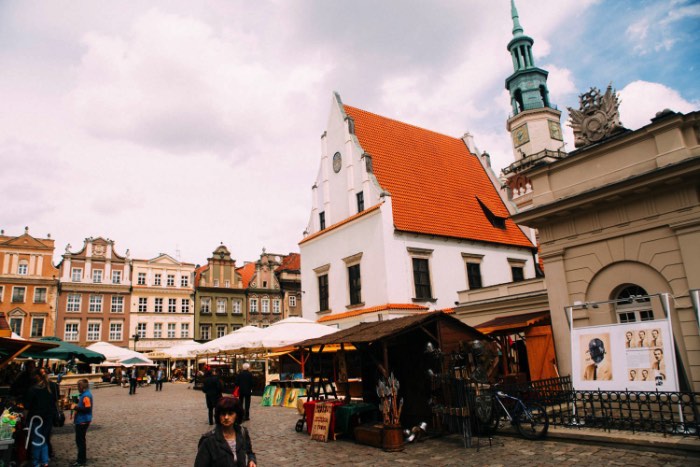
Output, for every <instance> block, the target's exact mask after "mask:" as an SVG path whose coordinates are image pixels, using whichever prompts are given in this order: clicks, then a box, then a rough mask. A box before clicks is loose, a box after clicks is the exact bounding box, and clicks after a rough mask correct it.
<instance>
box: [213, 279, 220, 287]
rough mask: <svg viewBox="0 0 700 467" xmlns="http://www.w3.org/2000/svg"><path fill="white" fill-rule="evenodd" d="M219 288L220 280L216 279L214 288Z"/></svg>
mask: <svg viewBox="0 0 700 467" xmlns="http://www.w3.org/2000/svg"><path fill="white" fill-rule="evenodd" d="M218 286H219V279H214V287H218Z"/></svg>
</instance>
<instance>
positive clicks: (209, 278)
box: [0, 228, 301, 351]
mask: <svg viewBox="0 0 700 467" xmlns="http://www.w3.org/2000/svg"><path fill="white" fill-rule="evenodd" d="M53 254H54V240H53V239H52V238H51V236H50V235H49V236H48V238H36V237H33V236H31V235H30V234H29V229H27V228H25V232H24V234H22V235H19V236H8V235H5V233H4V231H0V320H5V321H6V322H7V324H8V325H9V327H10V328H11V329H12V331H13V332H14V333H16V334H17V335H19V336H20V337H22V338H25V339H26V338H38V337H42V336H57V337H59V338H61V339H63V340H65V341H69V342H74V343H76V344H79V345H83V346H84V345H89V344H91V343H94V342H98V341H107V342H110V343H112V344H115V345H119V346H124V347H126V346H128V347H130V348H132V349H133V348H135V347H136V348H137V350H139V351H150V350H155V349H159V348H165V347H169V346H172V345H173V344H175V343H178V342H183V341H188V340H192V339H195V340H198V341H207V340H210V339H214V338H217V337H221V336H223V335H226V334H228V333H229V332H231V331H234V330H236V329H238V328H240V327H243V326H246V325H256V326H260V327H266V326H268V325H270V324H271V323H274V322H276V321H278V320H280V319H283V318H287V317H290V316H301V296H300V294H301V280H300V277H301V276H300V271H299V268H300V264H299V263H300V259H299V255H298V254H296V253H291V254H288V255H277V254H272V253H267V252H266V251H265V249H263V251H262V253H261V255H260V258H259V259H258V260H257V261H252V262H245V264H244V265H242V266H240V267H239V266H237V265H236V260H235V259H233V258H232V257H231V253H230V251H229V250H228V248H226V246H224V245H223V244H221V245H219V246H218V247H217V248H216V249H215V250H214V252H213V253H212V256H211V257H210V258H208V259H207V263H206V264H205V265H203V266H201V267H199V266H196V265H194V264H192V263H186V262H181V261H179V260H177V259H175V258H173V257H171V256H169V255H167V254H164V253H161V254H159V255H158V256H156V257H155V258H152V259H136V258H131V257H130V255H129V250H126V253H125V254H123V255H122V254H119V253H117V251H116V249H115V244H114V241H113V240H110V239H105V238H101V237H97V238H86V239H85V242H84V244H83V246H82V248H81V249H80V250H79V251H73V250H72V248H71V245H68V246H67V247H66V251H65V253H64V254H63V255H62V259H61V261H60V262H59V264H58V265H57V266H54V264H53V261H52V260H53Z"/></svg>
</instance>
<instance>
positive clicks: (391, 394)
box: [377, 373, 403, 451]
mask: <svg viewBox="0 0 700 467" xmlns="http://www.w3.org/2000/svg"><path fill="white" fill-rule="evenodd" d="M399 386H400V385H399V380H397V379H396V378H395V377H394V374H393V373H391V374H390V375H389V378H387V380H386V382H385V381H383V380H381V379H380V380H379V382H378V383H377V395H378V396H379V400H380V401H381V404H382V417H383V421H384V427H383V430H382V448H383V449H384V450H385V451H402V450H403V431H402V429H401V422H400V418H401V409H402V408H403V398H402V399H401V400H400V401H399V400H398V393H399Z"/></svg>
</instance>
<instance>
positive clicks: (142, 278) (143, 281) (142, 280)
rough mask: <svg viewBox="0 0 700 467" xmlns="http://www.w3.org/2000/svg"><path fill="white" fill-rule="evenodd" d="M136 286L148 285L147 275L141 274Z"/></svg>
mask: <svg viewBox="0 0 700 467" xmlns="http://www.w3.org/2000/svg"><path fill="white" fill-rule="evenodd" d="M136 285H146V273H145V272H140V273H139V275H138V276H137V279H136Z"/></svg>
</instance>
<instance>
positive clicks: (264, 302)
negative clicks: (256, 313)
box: [260, 298, 270, 313]
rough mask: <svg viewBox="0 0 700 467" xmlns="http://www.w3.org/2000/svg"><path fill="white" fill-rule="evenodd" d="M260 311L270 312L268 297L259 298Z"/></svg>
mask: <svg viewBox="0 0 700 467" xmlns="http://www.w3.org/2000/svg"><path fill="white" fill-rule="evenodd" d="M260 311H261V312H262V313H269V312H270V299H269V298H263V299H262V300H260Z"/></svg>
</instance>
